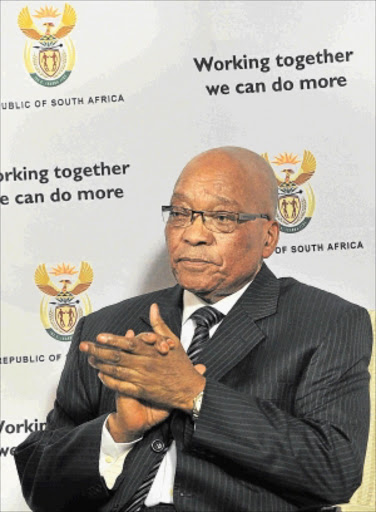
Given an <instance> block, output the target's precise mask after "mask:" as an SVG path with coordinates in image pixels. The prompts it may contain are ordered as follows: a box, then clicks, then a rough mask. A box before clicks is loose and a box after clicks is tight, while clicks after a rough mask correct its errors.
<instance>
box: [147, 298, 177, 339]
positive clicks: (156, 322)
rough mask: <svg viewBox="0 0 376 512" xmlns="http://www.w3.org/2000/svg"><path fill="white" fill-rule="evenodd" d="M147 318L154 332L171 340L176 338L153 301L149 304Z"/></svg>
mask: <svg viewBox="0 0 376 512" xmlns="http://www.w3.org/2000/svg"><path fill="white" fill-rule="evenodd" d="M149 318H150V324H151V326H152V328H153V331H154V332H155V333H157V334H160V335H161V336H165V337H166V338H170V339H171V340H177V339H178V338H177V337H176V336H175V334H174V333H173V332H172V331H171V329H170V328H169V327H168V325H167V324H166V323H165V321H164V320H163V318H162V317H161V314H160V312H159V307H158V305H157V304H155V303H154V304H152V305H151V306H150V313H149Z"/></svg>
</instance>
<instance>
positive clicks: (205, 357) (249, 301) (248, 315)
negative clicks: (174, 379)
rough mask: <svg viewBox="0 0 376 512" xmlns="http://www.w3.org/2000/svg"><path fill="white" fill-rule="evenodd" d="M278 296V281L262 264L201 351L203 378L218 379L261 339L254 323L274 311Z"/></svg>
mask: <svg viewBox="0 0 376 512" xmlns="http://www.w3.org/2000/svg"><path fill="white" fill-rule="evenodd" d="M278 296H279V282H278V280H277V278H276V277H275V276H274V274H273V273H272V272H271V271H270V270H269V269H268V267H267V266H266V265H265V264H263V266H262V267H261V270H260V271H259V273H258V274H257V276H256V278H255V280H254V281H253V283H252V284H251V285H250V286H249V288H248V289H247V290H246V291H245V292H244V294H243V296H242V297H241V298H240V299H239V301H238V302H237V303H236V304H235V306H234V307H233V308H232V309H231V310H230V312H229V313H228V314H227V315H226V317H225V319H224V320H223V322H222V324H221V325H220V326H219V328H218V329H217V331H216V332H215V334H214V335H213V337H212V338H211V339H210V340H209V341H208V343H207V345H206V347H205V348H204V350H203V352H202V357H201V361H200V362H202V364H205V366H206V367H207V371H206V374H205V375H206V376H208V377H212V378H215V379H220V378H221V377H222V376H223V375H225V374H226V373H227V372H228V371H230V370H231V369H232V368H233V367H234V366H235V365H236V364H238V363H239V362H240V361H241V360H242V359H243V358H244V357H245V356H246V355H247V354H248V353H249V352H250V351H251V350H253V349H254V348H255V347H256V346H257V345H258V344H259V343H260V342H261V341H262V340H263V339H264V337H265V336H264V333H263V332H262V331H261V330H260V329H259V327H258V326H257V324H256V320H259V319H261V318H265V317H267V316H270V315H272V314H274V313H275V312H276V309H277V301H278Z"/></svg>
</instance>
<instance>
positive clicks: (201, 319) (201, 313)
mask: <svg viewBox="0 0 376 512" xmlns="http://www.w3.org/2000/svg"><path fill="white" fill-rule="evenodd" d="M223 317H224V315H223V314H222V313H221V312H220V311H218V310H217V309H214V308H212V307H210V306H204V307H202V308H200V309H197V310H196V311H195V312H194V313H193V315H191V317H190V318H192V320H194V322H195V324H196V328H195V331H194V333H193V338H192V341H191V344H190V345H189V348H188V350H187V354H188V356H189V358H190V360H191V361H192V363H193V364H197V363H198V361H199V355H200V352H201V351H202V349H203V345H204V343H205V342H206V341H207V340H208V339H209V330H210V328H211V327H213V326H214V325H216V324H217V323H218V322H220V321H221V320H222V318H223ZM171 442H172V439H171V440H170V442H169V443H166V446H165V448H164V450H163V451H162V452H161V453H160V457H159V458H158V460H157V461H156V462H155V464H154V466H153V467H152V468H151V470H150V471H149V473H148V476H147V478H146V480H145V481H144V482H143V483H142V484H141V485H140V487H139V488H138V489H137V491H136V493H135V494H134V495H133V496H132V501H131V503H130V504H129V505H128V506H127V508H126V509H125V512H139V510H141V508H142V505H143V504H144V501H145V500H146V498H147V495H148V494H149V491H150V488H151V486H152V484H153V481H154V478H155V476H156V474H157V472H158V469H159V466H160V465H161V463H162V460H163V457H164V456H165V454H166V452H167V450H168V449H169V447H170V444H171Z"/></svg>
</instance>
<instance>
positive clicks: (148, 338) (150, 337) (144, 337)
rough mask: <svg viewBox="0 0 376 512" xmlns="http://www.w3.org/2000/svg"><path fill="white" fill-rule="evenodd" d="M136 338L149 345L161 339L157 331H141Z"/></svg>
mask: <svg viewBox="0 0 376 512" xmlns="http://www.w3.org/2000/svg"><path fill="white" fill-rule="evenodd" d="M136 338H137V339H138V340H141V341H143V342H144V343H146V344H147V345H154V344H155V343H156V341H157V340H158V339H159V335H158V334H155V332H141V333H140V334H138V335H137V336H136Z"/></svg>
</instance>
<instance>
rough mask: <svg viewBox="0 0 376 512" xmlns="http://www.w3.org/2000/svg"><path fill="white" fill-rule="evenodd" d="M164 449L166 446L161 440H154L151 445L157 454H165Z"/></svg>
mask: <svg viewBox="0 0 376 512" xmlns="http://www.w3.org/2000/svg"><path fill="white" fill-rule="evenodd" d="M164 447H165V444H164V442H163V441H162V440H161V439H154V441H153V442H152V443H151V449H152V450H153V451H154V452H156V453H161V452H163V450H164Z"/></svg>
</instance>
